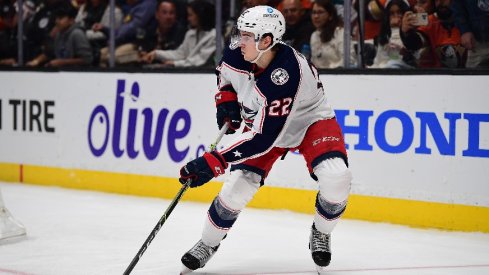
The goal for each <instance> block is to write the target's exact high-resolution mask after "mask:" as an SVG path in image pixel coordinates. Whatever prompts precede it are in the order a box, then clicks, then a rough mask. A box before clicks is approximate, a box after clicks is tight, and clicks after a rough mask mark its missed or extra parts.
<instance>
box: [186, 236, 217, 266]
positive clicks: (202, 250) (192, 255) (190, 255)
mask: <svg viewBox="0 0 489 275" xmlns="http://www.w3.org/2000/svg"><path fill="white" fill-rule="evenodd" d="M218 248H219V245H217V246H215V247H212V246H208V245H206V244H204V243H203V242H202V240H199V241H198V242H197V243H196V244H195V245H194V247H192V248H191V249H190V250H189V251H187V253H185V255H183V256H182V263H183V265H184V270H183V271H182V272H181V273H180V274H186V273H189V272H192V271H194V270H196V269H198V268H202V267H204V266H205V264H206V263H207V262H208V261H209V260H210V259H211V257H212V256H213V255H214V253H216V251H217V249H218Z"/></svg>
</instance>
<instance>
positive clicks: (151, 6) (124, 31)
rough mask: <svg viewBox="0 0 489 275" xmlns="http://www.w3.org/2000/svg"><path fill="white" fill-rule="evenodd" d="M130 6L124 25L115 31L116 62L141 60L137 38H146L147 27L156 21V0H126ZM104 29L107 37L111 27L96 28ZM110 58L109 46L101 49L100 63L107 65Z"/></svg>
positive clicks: (126, 62)
mask: <svg viewBox="0 0 489 275" xmlns="http://www.w3.org/2000/svg"><path fill="white" fill-rule="evenodd" d="M126 3H127V4H128V5H129V6H130V10H129V12H128V14H126V16H125V18H124V20H123V23H122V25H121V26H120V27H119V28H118V29H117V30H116V31H115V46H116V49H115V62H116V63H117V64H130V63H135V62H137V61H138V60H139V52H138V45H137V40H138V39H140V40H142V39H144V37H145V36H146V28H147V27H148V26H151V24H153V23H154V21H155V18H154V12H155V10H156V0H126ZM94 30H95V31H103V32H104V33H105V34H106V35H107V37H108V33H109V28H107V27H101V28H100V29H98V28H95V29H94ZM108 60H109V49H108V47H105V48H103V49H102V50H101V51H100V65H101V66H102V67H105V66H106V65H107V62H108Z"/></svg>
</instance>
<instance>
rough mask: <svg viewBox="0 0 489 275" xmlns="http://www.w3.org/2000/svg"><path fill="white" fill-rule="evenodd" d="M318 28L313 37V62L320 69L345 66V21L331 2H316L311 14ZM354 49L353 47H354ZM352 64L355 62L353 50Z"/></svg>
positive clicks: (326, 0) (313, 22)
mask: <svg viewBox="0 0 489 275" xmlns="http://www.w3.org/2000/svg"><path fill="white" fill-rule="evenodd" d="M311 19H312V24H313V25H314V27H316V31H314V32H313V33H312V35H311V61H312V63H313V64H314V65H315V66H316V67H318V68H337V67H342V66H343V65H344V61H343V60H344V59H343V20H342V19H341V17H340V16H339V15H338V13H337V10H336V7H335V6H334V4H333V3H332V2H331V1H330V0H316V1H315V2H314V4H313V6H312V12H311ZM352 49H353V47H352ZM350 57H351V60H350V62H351V63H354V62H355V55H354V52H353V50H352V51H351V54H350Z"/></svg>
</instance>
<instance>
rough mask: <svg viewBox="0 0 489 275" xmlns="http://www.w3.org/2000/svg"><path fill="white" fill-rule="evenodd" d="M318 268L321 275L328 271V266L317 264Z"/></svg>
mask: <svg viewBox="0 0 489 275" xmlns="http://www.w3.org/2000/svg"><path fill="white" fill-rule="evenodd" d="M316 270H317V272H318V274H319V275H321V274H327V272H328V269H327V266H319V265H316Z"/></svg>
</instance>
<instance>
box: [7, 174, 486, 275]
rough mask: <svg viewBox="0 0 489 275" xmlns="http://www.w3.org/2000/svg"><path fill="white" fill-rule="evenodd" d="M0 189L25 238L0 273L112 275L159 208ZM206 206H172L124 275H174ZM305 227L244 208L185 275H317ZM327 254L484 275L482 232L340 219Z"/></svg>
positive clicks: (362, 268)
mask: <svg viewBox="0 0 489 275" xmlns="http://www.w3.org/2000/svg"><path fill="white" fill-rule="evenodd" d="M0 188H1V189H2V193H3V197H4V200H5V204H6V205H7V206H8V208H9V210H10V211H11V212H12V215H13V216H15V217H16V218H17V219H18V220H19V221H21V222H22V223H23V224H24V225H25V227H26V231H27V239H23V240H22V241H15V242H11V243H8V244H5V245H4V244H0V274H2V275H3V274H7V275H10V274H21V275H24V274H29V275H41V274H43V275H44V274H49V275H64V274H70V275H78V274H80V275H87V274H94V275H98V274H104V275H120V274H122V272H123V271H124V269H125V268H126V267H127V264H129V262H130V260H131V259H132V258H133V257H134V253H135V252H136V251H137V249H138V248H139V247H140V246H141V244H142V243H143V241H144V239H145V238H146V237H147V234H148V233H149V232H150V231H151V229H152V228H153V227H154V223H155V222H156V221H157V220H158V219H159V218H160V217H161V213H162V212H163V211H164V210H165V209H166V207H167V205H168V203H169V201H168V200H161V199H155V198H142V197H134V196H123V195H116V194H107V193H99V192H90V191H80V190H70V189H63V188H57V187H44V186H36V185H28V184H8V183H3V182H0ZM208 207H209V205H208V204H201V203H200V204H199V203H190V202H186V201H182V202H181V203H180V204H179V205H178V207H177V208H175V213H173V214H172V217H171V218H170V220H169V221H168V223H167V224H165V226H164V227H163V228H162V230H161V231H160V233H159V234H158V235H157V236H156V238H155V240H154V241H153V242H152V244H151V246H150V247H149V248H148V251H146V253H145V254H144V256H143V257H142V258H141V260H140V262H139V263H138V265H137V266H136V267H135V269H134V272H133V274H134V275H162V274H165V275H166V274H179V272H180V271H181V263H180V258H181V256H182V255H183V254H184V253H185V252H186V251H187V250H188V249H189V248H190V247H192V245H193V244H194V243H195V241H196V240H197V239H198V238H199V237H200V234H201V229H202V223H203V221H204V218H205V217H206V213H207V210H208ZM311 223H312V217H311V215H303V214H298V213H292V212H288V211H272V210H257V209H252V208H247V209H245V210H244V211H243V213H241V215H240V218H239V219H238V221H237V222H236V224H235V227H233V230H232V232H230V234H229V236H228V238H226V240H224V241H223V242H222V247H221V248H220V249H219V251H218V253H216V255H215V256H214V257H213V259H212V260H211V261H209V263H207V264H206V266H205V267H204V268H202V269H198V270H196V271H194V272H192V273H190V275H199V274H200V275H204V274H210V275H252V274H257V275H265V274H269V275H289V274H295V275H301V274H302V275H306V274H308V275H311V274H317V272H316V269H315V266H314V262H313V260H312V258H311V254H310V251H309V249H308V247H307V244H308V237H309V233H310V226H311ZM332 251H333V256H332V261H331V264H330V265H329V266H328V267H327V268H326V272H325V273H324V274H369V275H371V274H382V275H391V274H395V275H397V274H402V275H404V274H409V275H425V274H429V275H432V274H440V275H441V274H443V275H446V274H450V275H454V274H455V275H482V274H489V258H488V257H487V255H489V234H482V233H463V232H447V231H439V230H427V229H414V228H409V227H404V226H397V225H391V224H382V223H369V222H363V221H354V220H347V219H344V220H342V221H341V222H340V223H339V224H338V226H337V228H336V229H335V231H334V232H333V234H332ZM60 257H62V258H63V260H62V261H60ZM1 269H3V270H1ZM8 270H10V271H8ZM12 271H14V272H12Z"/></svg>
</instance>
